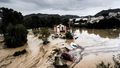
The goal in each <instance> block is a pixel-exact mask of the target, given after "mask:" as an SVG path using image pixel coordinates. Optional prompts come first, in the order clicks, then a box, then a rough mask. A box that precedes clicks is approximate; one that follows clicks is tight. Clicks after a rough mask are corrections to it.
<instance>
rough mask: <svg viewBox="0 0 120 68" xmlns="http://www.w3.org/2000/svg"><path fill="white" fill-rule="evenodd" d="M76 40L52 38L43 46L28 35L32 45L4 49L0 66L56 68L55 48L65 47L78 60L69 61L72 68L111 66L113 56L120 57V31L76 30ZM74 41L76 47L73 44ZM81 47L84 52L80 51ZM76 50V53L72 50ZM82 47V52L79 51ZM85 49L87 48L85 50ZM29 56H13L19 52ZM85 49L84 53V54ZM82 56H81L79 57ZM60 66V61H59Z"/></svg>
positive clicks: (0, 51) (10, 67) (9, 67)
mask: <svg viewBox="0 0 120 68" xmlns="http://www.w3.org/2000/svg"><path fill="white" fill-rule="evenodd" d="M73 35H74V38H76V37H77V38H76V39H73V40H66V39H61V38H56V39H53V38H52V35H51V36H50V37H49V38H48V40H49V41H50V43H49V44H47V45H43V44H42V40H40V39H39V38H38V37H36V36H34V35H33V33H32V32H31V31H29V34H28V37H27V39H28V42H27V44H26V45H25V46H23V47H20V48H15V49H4V48H3V47H2V45H3V43H0V44H1V47H0V57H1V58H0V67H1V68H4V67H5V68H30V67H31V68H54V66H53V62H54V61H55V60H54V58H55V56H56V54H54V51H53V50H54V49H58V50H59V49H62V48H64V47H66V48H68V49H70V50H71V52H69V54H71V55H73V57H74V58H75V57H76V58H77V60H76V61H77V62H74V61H63V62H64V63H65V62H66V63H67V65H69V67H74V68H96V65H97V64H99V63H101V62H102V61H103V62H104V63H111V65H113V64H114V63H113V56H117V55H118V54H120V42H119V41H120V30H119V29H116V30H113V29H109V30H97V29H96V30H95V29H73ZM71 42H72V44H71ZM79 47H80V50H79ZM71 48H73V50H72V49H71ZM76 48H78V50H76ZM81 48H83V49H81ZM24 49H25V50H26V52H27V53H25V54H23V55H19V56H13V54H14V53H15V52H17V51H20V52H22V51H23V50H24ZM81 50H82V51H81ZM77 56H79V57H77ZM59 63H60V62H59Z"/></svg>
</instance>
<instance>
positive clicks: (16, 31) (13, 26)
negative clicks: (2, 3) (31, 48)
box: [0, 7, 28, 48]
mask: <svg viewBox="0 0 120 68" xmlns="http://www.w3.org/2000/svg"><path fill="white" fill-rule="evenodd" d="M0 10H1V11H2V12H1V13H2V23H1V27H0V28H1V30H2V33H3V35H4V41H5V45H6V46H7V47H9V48H16V47H19V46H23V45H24V44H25V43H26V42H27V33H28V32H27V30H26V28H25V27H24V26H23V16H22V14H21V13H20V12H17V11H14V10H13V9H8V8H4V7H2V8H0Z"/></svg>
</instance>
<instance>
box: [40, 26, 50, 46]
mask: <svg viewBox="0 0 120 68" xmlns="http://www.w3.org/2000/svg"><path fill="white" fill-rule="evenodd" d="M49 36H50V32H49V30H48V29H47V28H41V29H40V35H39V38H41V39H42V40H43V44H47V43H49V41H48V37H49Z"/></svg>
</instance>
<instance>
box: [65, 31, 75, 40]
mask: <svg viewBox="0 0 120 68" xmlns="http://www.w3.org/2000/svg"><path fill="white" fill-rule="evenodd" d="M65 36H66V39H73V36H72V34H71V32H70V31H68V32H67V33H66V34H65Z"/></svg>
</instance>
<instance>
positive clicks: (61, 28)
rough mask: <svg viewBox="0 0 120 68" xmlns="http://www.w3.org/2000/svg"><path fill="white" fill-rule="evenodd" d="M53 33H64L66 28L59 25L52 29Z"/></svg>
mask: <svg viewBox="0 0 120 68" xmlns="http://www.w3.org/2000/svg"><path fill="white" fill-rule="evenodd" d="M54 31H55V33H57V34H60V33H61V31H65V32H66V26H64V25H62V24H59V25H57V26H55V27H54Z"/></svg>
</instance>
